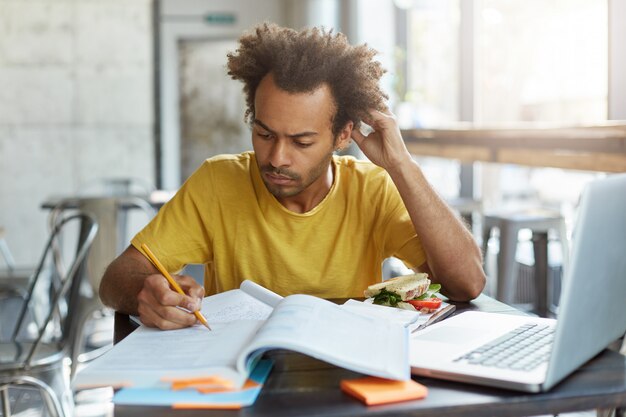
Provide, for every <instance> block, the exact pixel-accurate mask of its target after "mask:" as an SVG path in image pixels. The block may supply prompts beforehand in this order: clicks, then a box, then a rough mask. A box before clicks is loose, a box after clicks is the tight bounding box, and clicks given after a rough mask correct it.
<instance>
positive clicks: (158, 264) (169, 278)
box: [141, 243, 211, 330]
mask: <svg viewBox="0 0 626 417" xmlns="http://www.w3.org/2000/svg"><path fill="white" fill-rule="evenodd" d="M141 249H143V250H144V252H146V255H147V256H148V259H150V262H152V264H153V265H154V266H156V268H157V269H158V270H159V272H160V273H161V274H163V276H164V277H165V279H167V282H169V283H170V285H171V286H172V288H174V290H176V292H177V293H179V294H182V295H187V294H185V292H184V291H183V289H182V288H180V285H178V283H177V282H176V281H174V278H172V276H171V275H170V274H169V272H167V270H166V269H165V267H164V266H163V265H162V264H161V262H159V260H158V259H157V257H156V256H154V253H152V251H151V250H150V248H148V246H147V245H146V244H145V243H142V244H141ZM193 314H195V315H196V318H197V319H198V320H200V323H202V324H204V325H205V326H206V328H207V329H209V330H211V327H209V323H208V322H207V321H206V319H205V318H204V316H203V315H202V313H200V311H194V312H193Z"/></svg>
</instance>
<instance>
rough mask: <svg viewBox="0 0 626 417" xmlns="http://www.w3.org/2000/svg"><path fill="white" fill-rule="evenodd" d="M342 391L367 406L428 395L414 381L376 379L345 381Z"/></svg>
mask: <svg viewBox="0 0 626 417" xmlns="http://www.w3.org/2000/svg"><path fill="white" fill-rule="evenodd" d="M341 390H342V391H343V392H345V393H346V394H349V395H352V396H353V397H355V398H358V399H359V400H361V401H363V402H364V403H365V404H367V405H377V404H387V403H395V402H400V401H410V400H419V399H420V398H424V397H426V395H427V394H428V388H426V387H425V386H423V385H422V384H419V383H417V382H415V381H413V380H412V379H410V380H408V381H394V380H391V379H383V378H376V377H365V378H357V379H344V380H342V381H341Z"/></svg>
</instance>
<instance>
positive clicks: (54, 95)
mask: <svg viewBox="0 0 626 417" xmlns="http://www.w3.org/2000/svg"><path fill="white" fill-rule="evenodd" d="M151 7H152V5H151V1H150V0H133V1H127V0H107V1H103V0H54V1H52V0H47V1H44V0H32V1H22V0H0V225H3V226H4V227H5V228H6V229H7V240H8V243H9V245H10V247H11V249H12V251H13V254H14V256H15V258H16V261H17V263H18V264H22V265H28V264H33V263H35V262H36V260H37V257H38V256H39V254H40V252H41V250H42V248H43V245H44V243H45V238H46V235H47V231H46V214H47V213H46V212H45V211H43V210H42V209H41V208H40V204H41V202H42V201H43V200H44V199H46V198H47V197H49V196H52V195H67V194H72V193H76V192H77V191H79V190H80V189H81V187H84V185H85V184H87V183H90V182H93V180H94V179H96V178H101V177H136V178H140V179H143V180H147V181H148V182H150V183H153V182H154V137H153V136H154V135H153V129H154V127H153V126H154V120H153V119H154V117H153V106H154V98H153V87H152V82H153V81H152V76H153V74H152V68H153V64H152V60H153V57H152V48H153V45H152V17H151V13H152V12H151ZM1 267H2V261H0V268H1Z"/></svg>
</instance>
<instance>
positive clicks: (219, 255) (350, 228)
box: [132, 152, 425, 298]
mask: <svg viewBox="0 0 626 417" xmlns="http://www.w3.org/2000/svg"><path fill="white" fill-rule="evenodd" d="M333 163H334V166H335V178H334V182H333V185H332V187H331V189H330V191H329V193H328V195H327V196H326V197H325V198H324V200H322V202H321V203H320V204H319V205H318V206H317V207H315V208H314V209H313V210H311V211H309V212H307V213H302V214H300V213H294V212H292V211H289V210H287V209H286V208H285V207H284V206H282V205H281V204H280V203H279V202H278V201H277V200H276V198H275V197H274V196H273V195H272V194H271V193H270V192H269V191H268V190H267V188H266V187H265V184H264V183H263V180H262V179H261V176H260V173H259V169H258V166H257V163H256V159H255V156H254V153H252V152H246V153H243V154H240V155H220V156H216V157H214V158H211V159H208V160H206V161H205V162H204V163H203V164H202V166H201V167H200V168H199V169H198V170H197V171H196V172H195V173H194V174H193V175H192V176H191V177H189V179H188V180H187V181H186V182H185V184H183V186H182V187H181V189H180V190H179V191H178V193H177V194H176V195H175V196H174V197H173V198H172V200H170V201H169V202H168V203H167V204H165V205H164V206H163V207H162V208H161V210H160V211H159V213H158V215H157V216H156V217H155V218H154V219H153V220H152V221H151V222H150V223H149V224H148V225H147V226H146V227H145V228H144V229H143V230H142V231H141V232H139V233H138V234H137V235H136V236H135V237H134V239H133V240H132V244H133V245H134V246H135V247H136V248H137V249H139V248H140V246H141V244H142V243H146V244H147V245H148V246H149V247H150V249H152V251H153V252H154V253H155V255H156V256H157V257H158V258H159V259H160V260H161V262H162V263H163V265H164V266H165V268H166V269H167V270H168V271H179V270H181V269H182V268H183V267H184V266H185V265H186V264H189V263H201V264H205V265H206V268H205V282H204V285H205V291H206V293H207V294H214V293H218V292H222V291H226V290H230V289H233V288H238V287H239V285H240V283H241V282H242V281H243V280H245V279H249V280H251V281H254V282H257V283H258V284H260V285H262V286H264V287H266V288H269V289H271V290H272V291H275V292H276V293H278V294H280V295H283V296H286V295H289V294H295V293H303V294H311V295H315V296H318V297H324V298H334V297H359V296H362V295H363V290H364V289H365V288H366V287H367V286H368V285H370V284H373V283H375V282H380V281H381V263H382V261H383V260H384V259H385V258H387V257H389V256H396V257H398V258H400V259H402V260H403V261H404V262H405V263H406V264H407V265H408V266H409V267H417V266H419V265H421V264H423V263H424V262H425V256H424V252H423V249H422V246H421V243H420V241H419V239H418V237H417V236H416V234H415V230H414V228H413V224H412V223H411V220H410V218H409V215H408V213H407V211H406V208H405V207H404V204H403V202H402V200H401V198H400V195H399V193H398V191H397V189H396V187H395V185H394V184H393V182H392V181H391V179H390V177H389V176H388V174H387V173H386V171H384V170H383V169H381V168H379V167H377V166H376V165H374V164H372V163H370V162H365V161H357V160H356V159H354V158H352V157H338V156H334V157H333Z"/></svg>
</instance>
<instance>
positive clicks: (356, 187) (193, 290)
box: [100, 24, 485, 329]
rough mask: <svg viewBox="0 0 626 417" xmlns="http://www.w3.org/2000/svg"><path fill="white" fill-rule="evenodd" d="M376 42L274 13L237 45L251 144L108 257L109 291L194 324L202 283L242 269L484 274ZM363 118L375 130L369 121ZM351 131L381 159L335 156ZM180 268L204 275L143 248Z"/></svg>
mask: <svg viewBox="0 0 626 417" xmlns="http://www.w3.org/2000/svg"><path fill="white" fill-rule="evenodd" d="M374 55H375V51H373V50H372V49H370V48H368V47H367V46H366V45H361V46H356V47H354V46H351V45H349V44H348V43H347V40H346V38H345V36H343V35H341V34H332V33H330V32H325V31H323V30H319V29H311V30H305V31H302V32H296V31H294V30H291V29H286V28H281V27H278V26H276V25H271V24H264V25H261V26H259V27H257V28H255V30H254V31H253V32H251V33H248V34H244V35H243V36H242V37H241V39H240V44H239V49H237V51H236V52H235V53H234V54H229V55H228V70H229V75H230V76H231V77H232V78H234V79H237V80H241V81H242V82H243V83H244V93H245V94H246V102H247V106H248V109H247V111H246V118H247V119H248V121H249V122H250V124H251V127H252V147H253V149H254V152H247V153H243V154H240V155H222V156H217V157H214V158H211V159H209V160H207V161H205V163H204V164H203V165H202V166H201V167H200V168H199V169H198V170H197V171H196V172H195V173H194V174H193V175H192V176H191V177H190V178H189V179H188V180H187V181H186V182H185V184H184V185H183V186H182V187H181V189H180V190H179V192H178V193H177V194H176V196H175V197H174V198H173V199H172V200H171V201H170V202H168V204H166V205H165V206H164V207H163V208H162V209H161V211H160V212H159V214H158V215H157V216H156V217H155V219H153V221H152V222H151V223H150V224H149V225H148V226H147V227H146V228H145V229H144V230H142V231H141V232H140V233H139V234H138V235H137V236H135V238H134V239H133V241H132V242H131V243H132V245H131V246H130V247H129V248H128V249H126V251H125V252H124V253H122V254H121V255H120V256H119V257H118V258H117V259H116V260H115V261H113V262H112V263H111V265H110V266H109V268H108V269H107V271H106V273H105V275H104V277H103V280H102V284H101V286H100V296H101V298H102V300H103V301H104V303H105V304H107V305H109V306H111V307H113V308H114V309H116V310H118V311H123V312H126V313H130V314H136V315H137V314H138V315H139V316H140V318H141V320H142V322H143V323H144V324H146V325H148V326H154V327H159V328H162V329H172V328H179V327H184V326H190V325H192V324H193V323H194V322H195V317H194V315H193V314H190V313H188V312H185V311H183V310H181V309H180V308H177V306H179V307H184V308H186V309H188V310H191V311H195V310H197V309H198V308H199V306H200V299H201V297H202V296H203V295H204V294H205V293H206V294H213V293H217V292H220V291H225V290H229V289H232V288H237V287H238V286H239V284H240V283H241V281H243V280H244V279H250V280H253V281H255V282H257V283H259V284H261V285H263V286H265V287H268V288H270V289H272V290H273V291H275V292H277V293H279V294H281V295H288V294H292V293H308V294H312V295H316V296H320V297H358V296H361V295H362V293H363V290H364V289H365V288H366V287H367V286H368V285H370V284H372V283H374V282H378V281H380V280H381V262H382V261H383V260H384V259H385V258H387V257H389V256H396V257H398V258H400V259H402V260H403V261H404V262H405V263H406V264H407V265H409V266H410V267H412V268H415V269H418V270H420V271H423V272H428V273H429V274H430V276H431V279H432V280H433V281H434V282H439V283H441V285H442V287H443V292H444V293H445V294H446V295H447V296H448V297H450V298H451V299H455V300H469V299H472V298H474V297H476V296H478V295H479V294H480V292H481V291H482V289H483V287H484V283H485V277H484V274H483V271H482V266H481V265H482V262H481V254H480V251H479V249H478V247H477V245H476V244H475V242H474V240H473V238H472V236H471V234H470V233H469V232H468V231H467V229H466V228H465V227H464V225H463V224H462V223H461V222H460V221H459V220H458V218H457V217H455V216H454V214H453V213H452V212H451V211H450V209H449V208H448V207H447V206H446V205H445V203H444V202H443V201H442V200H441V199H440V198H439V197H438V195H437V193H436V192H435V191H434V190H433V189H432V187H431V186H430V185H429V184H428V182H427V181H426V179H425V177H424V175H423V173H422V171H421V170H420V167H419V166H418V164H417V163H416V162H415V161H414V160H413V159H412V158H411V155H410V154H409V152H408V151H407V149H406V146H405V144H404V142H403V140H402V137H401V135H400V131H399V129H398V126H397V123H396V121H395V119H394V117H393V116H392V115H391V114H390V113H389V112H388V111H387V109H386V106H385V104H384V99H385V98H386V96H385V95H384V93H383V92H382V91H381V90H380V88H379V85H378V84H379V79H380V77H381V76H382V74H383V72H384V70H383V69H382V68H381V66H380V64H379V63H378V62H377V61H374V60H373V57H374ZM361 121H364V122H365V123H367V124H368V125H370V126H371V127H372V128H373V132H371V133H369V134H368V135H364V134H363V133H361V132H360V131H359V129H358V127H359V125H360V122H361ZM352 139H354V140H355V142H356V144H357V145H358V146H359V148H360V149H361V150H362V151H363V153H364V154H365V155H366V156H367V158H369V160H370V161H371V162H365V161H357V160H355V159H354V158H351V157H337V156H333V153H334V151H337V150H341V149H344V148H345V147H346V146H348V145H349V143H350V141H351V140H352ZM142 243H146V244H147V245H148V247H150V249H151V250H152V251H153V252H154V253H155V254H156V256H157V257H158V258H160V260H161V262H162V263H163V264H164V265H165V267H166V268H167V269H168V270H169V271H173V272H175V271H179V270H180V269H182V267H183V266H184V265H185V264H187V263H203V264H205V265H206V269H205V287H206V291H205V289H203V288H202V287H201V286H199V285H198V284H196V283H195V281H194V280H193V279H192V278H191V277H187V276H180V275H177V276H176V279H177V280H178V281H179V282H180V284H181V286H182V287H183V288H184V290H185V292H186V294H187V295H186V296H182V295H179V294H177V293H176V292H174V291H173V290H172V289H171V288H170V287H169V285H168V283H167V281H166V280H165V278H164V277H163V276H162V275H161V274H159V273H158V271H157V270H156V269H155V268H154V267H153V266H152V265H151V264H150V262H149V261H148V259H147V258H146V257H145V256H144V255H143V254H142V253H141V252H140V250H139V248H140V246H141V244H142Z"/></svg>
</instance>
